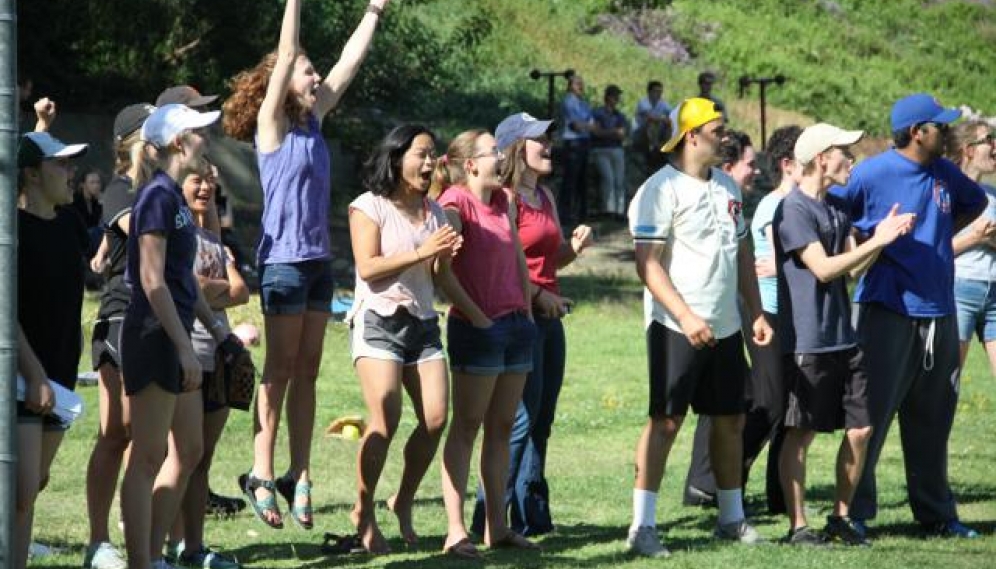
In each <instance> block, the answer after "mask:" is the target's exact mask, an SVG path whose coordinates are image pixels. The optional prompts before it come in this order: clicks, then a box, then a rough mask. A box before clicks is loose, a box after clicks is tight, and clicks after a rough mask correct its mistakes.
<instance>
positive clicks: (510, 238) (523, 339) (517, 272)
mask: <svg viewBox="0 0 996 569" xmlns="http://www.w3.org/2000/svg"><path fill="white" fill-rule="evenodd" d="M504 160H505V155H504V154H503V153H502V152H501V150H499V149H498V146H497V143H496V142H495V138H494V137H493V136H492V135H491V134H490V133H489V132H487V131H484V130H469V131H467V132H464V133H462V134H460V135H459V136H457V137H456V138H455V139H453V142H451V143H450V146H449V148H448V149H447V151H446V156H445V157H444V159H443V160H441V161H440V162H441V164H440V166H439V167H437V169H438V171H439V174H440V178H441V183H442V186H443V187H444V188H446V189H445V190H443V193H442V194H441V195H440V198H439V203H440V205H442V206H443V209H444V210H445V211H446V215H447V217H449V220H450V224H451V225H453V228H454V229H455V230H456V231H457V232H459V233H460V234H461V235H462V236H463V240H464V242H463V247H462V249H461V251H460V254H459V255H458V256H456V257H455V258H454V259H453V263H452V271H450V270H449V267H448V266H447V264H445V263H443V264H440V266H439V267H438V270H439V275H438V276H437V282H438V284H439V286H440V288H441V289H442V290H443V291H444V292H445V293H446V296H447V298H449V300H450V302H452V303H453V306H452V308H451V309H450V313H449V317H448V318H447V321H446V322H447V324H446V339H447V349H448V352H449V358H450V370H451V371H452V373H453V404H452V409H453V418H452V420H451V422H450V430H449V432H448V433H447V435H446V444H445V446H444V447H443V501H444V503H445V504H446V517H447V519H448V528H447V532H446V540H445V541H444V543H443V550H444V551H445V552H446V553H447V554H449V555H452V556H455V557H460V558H470V559H476V558H479V557H480V553H479V552H478V550H477V548H476V547H475V546H474V544H473V543H472V542H471V541H470V538H469V536H468V534H467V527H466V525H465V524H464V518H463V502H464V493H465V492H466V490H467V477H468V474H469V470H470V459H471V455H472V453H473V450H474V441H475V440H476V439H477V433H478V431H480V430H481V428H482V426H483V430H484V440H483V442H482V443H481V466H480V472H481V482H482V484H483V486H484V496H485V518H486V521H485V524H484V542H485V543H486V544H487V545H489V546H491V547H520V548H535V547H536V546H535V545H534V544H533V543H532V542H530V541H529V540H527V539H526V538H524V537H522V536H521V535H519V534H517V533H515V532H514V531H512V530H510V529H509V528H508V524H507V523H506V521H505V507H504V504H505V483H506V480H507V478H508V452H509V444H508V442H509V436H510V435H511V431H512V423H513V422H514V420H515V410H516V408H517V407H518V405H519V400H520V399H521V397H522V386H523V384H525V381H526V374H528V373H529V372H530V371H531V370H532V367H533V350H532V345H533V340H534V338H535V337H536V326H535V325H534V324H533V321H532V310H531V307H530V303H529V301H528V299H529V292H528V291H529V289H530V284H529V272H528V270H527V269H526V260H525V257H524V256H523V254H522V245H521V244H520V243H519V235H518V232H517V230H516V209H515V207H514V205H512V204H511V203H510V199H509V197H508V195H507V194H506V193H505V191H504V190H503V189H502V179H501V164H502V162H503V161H504Z"/></svg>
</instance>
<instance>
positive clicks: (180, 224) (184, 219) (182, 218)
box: [175, 206, 194, 229]
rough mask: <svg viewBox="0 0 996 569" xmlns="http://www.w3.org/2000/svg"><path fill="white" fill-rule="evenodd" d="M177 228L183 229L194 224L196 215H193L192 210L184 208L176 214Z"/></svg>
mask: <svg viewBox="0 0 996 569" xmlns="http://www.w3.org/2000/svg"><path fill="white" fill-rule="evenodd" d="M175 221H176V228H177V229H183V228H184V227H187V226H188V225H193V224H194V214H193V213H191V211H190V208H188V207H187V206H183V207H181V208H180V211H179V212H178V213H177V214H176V220H175Z"/></svg>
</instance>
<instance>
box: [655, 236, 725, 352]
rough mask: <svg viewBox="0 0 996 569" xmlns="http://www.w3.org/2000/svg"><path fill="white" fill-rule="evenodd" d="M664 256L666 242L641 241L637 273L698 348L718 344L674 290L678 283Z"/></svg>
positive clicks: (702, 322) (704, 323)
mask: <svg viewBox="0 0 996 569" xmlns="http://www.w3.org/2000/svg"><path fill="white" fill-rule="evenodd" d="M663 253H664V243H660V242H638V243H637V244H636V273H637V274H638V275H639V276H640V280H641V281H642V282H643V284H644V286H646V287H647V290H649V291H650V294H651V295H653V297H654V299H655V300H656V301H657V302H660V303H661V304H663V305H664V308H666V309H667V311H668V312H669V313H670V314H671V316H672V317H673V318H674V319H675V320H676V321H677V322H678V324H679V325H681V331H682V333H683V334H685V336H686V337H687V338H688V341H689V342H691V344H692V346H693V347H694V348H696V349H699V348H702V347H705V346H707V345H710V346H711V345H714V344H715V343H716V338H715V336H713V334H712V330H711V329H710V328H709V325H708V324H707V323H706V322H705V320H702V318H700V317H699V316H698V315H697V314H695V313H694V312H692V309H691V308H690V307H689V306H688V305H687V304H686V303H685V299H684V298H682V297H681V293H679V292H678V290H677V289H676V288H674V283H673V282H672V281H671V277H670V276H668V274H667V271H666V270H664V265H662V264H661V256H662V255H663Z"/></svg>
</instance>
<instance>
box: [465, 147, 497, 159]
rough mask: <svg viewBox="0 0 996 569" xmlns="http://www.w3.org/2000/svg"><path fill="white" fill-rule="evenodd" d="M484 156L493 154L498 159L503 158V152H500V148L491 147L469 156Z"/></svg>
mask: <svg viewBox="0 0 996 569" xmlns="http://www.w3.org/2000/svg"><path fill="white" fill-rule="evenodd" d="M486 156H494V157H495V158H497V159H498V160H504V159H505V153H504V152H502V151H501V150H498V149H497V148H492V149H491V150H485V151H484V152H480V153H477V154H474V155H473V156H471V158H484V157H486Z"/></svg>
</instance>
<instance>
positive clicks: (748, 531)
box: [713, 520, 764, 544]
mask: <svg viewBox="0 0 996 569" xmlns="http://www.w3.org/2000/svg"><path fill="white" fill-rule="evenodd" d="M713 535H714V536H716V537H717V538H719V539H725V540H728V541H738V542H740V543H746V544H753V543H761V542H763V541H764V538H763V537H761V534H759V533H757V530H756V529H754V526H752V525H750V524H748V523H747V520H740V521H737V522H730V523H728V524H720V523H717V524H716V531H714V532H713Z"/></svg>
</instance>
